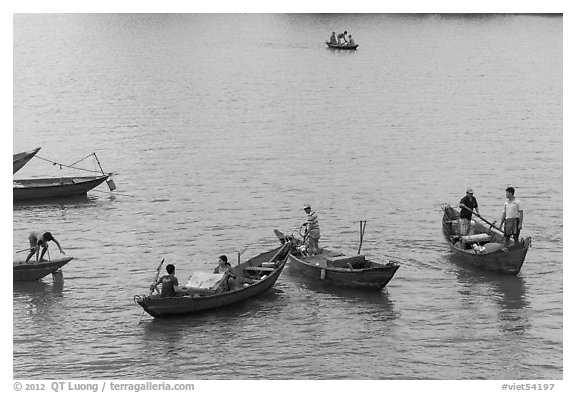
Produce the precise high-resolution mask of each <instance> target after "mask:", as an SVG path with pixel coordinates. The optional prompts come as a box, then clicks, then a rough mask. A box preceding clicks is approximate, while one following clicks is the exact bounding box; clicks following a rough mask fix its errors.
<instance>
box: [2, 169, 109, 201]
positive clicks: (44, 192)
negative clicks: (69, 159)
mask: <svg viewBox="0 0 576 393" xmlns="http://www.w3.org/2000/svg"><path fill="white" fill-rule="evenodd" d="M107 178H108V175H102V176H77V177H57V178H38V179H21V180H14V181H13V200H14V201H26V200H33V199H49V198H64V197H69V196H77V195H84V194H86V193H87V192H88V191H90V190H92V189H93V188H95V187H97V186H98V185H100V184H102V183H103V182H104V181H106V179H107Z"/></svg>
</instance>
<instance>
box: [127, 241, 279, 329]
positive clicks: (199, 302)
mask: <svg viewBox="0 0 576 393" xmlns="http://www.w3.org/2000/svg"><path fill="white" fill-rule="evenodd" d="M288 251H289V246H288V245H286V246H282V247H279V248H277V249H274V250H271V251H268V252H266V253H263V254H260V255H259V256H256V257H254V258H252V259H251V260H249V261H246V262H244V263H243V264H242V265H243V266H247V267H257V266H259V265H261V264H262V262H269V261H274V260H275V261H278V263H277V266H276V267H275V268H274V270H273V272H270V274H268V275H267V276H266V277H265V278H263V279H261V280H259V281H258V282H256V283H254V284H252V285H248V286H247V287H244V288H241V289H238V290H233V291H229V292H223V293H219V294H215V295H208V296H193V295H184V296H175V297H165V298H161V297H159V296H144V297H140V296H136V297H135V301H136V303H138V304H139V305H140V306H141V307H142V308H143V309H144V310H145V311H146V312H147V313H148V314H150V315H151V316H153V317H154V318H166V317H173V316H179V315H190V314H195V313H198V312H201V311H207V310H213V309H218V308H222V307H226V306H229V305H232V304H236V303H239V302H243V301H246V300H248V299H251V298H253V297H256V296H258V295H260V294H263V293H264V292H266V291H267V290H268V289H270V288H271V287H272V286H273V285H274V283H276V280H278V277H280V274H281V273H282V270H283V269H284V266H285V265H286V255H287V254H288Z"/></svg>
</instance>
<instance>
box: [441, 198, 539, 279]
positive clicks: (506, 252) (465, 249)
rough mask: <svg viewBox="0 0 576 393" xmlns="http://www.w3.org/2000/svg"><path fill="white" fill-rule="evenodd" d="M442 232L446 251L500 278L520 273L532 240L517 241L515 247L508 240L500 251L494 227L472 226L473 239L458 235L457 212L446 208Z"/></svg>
mask: <svg viewBox="0 0 576 393" xmlns="http://www.w3.org/2000/svg"><path fill="white" fill-rule="evenodd" d="M442 209H443V211H444V216H443V217H442V232H443V234H444V239H445V240H446V242H447V243H448V245H449V246H450V249H451V250H452V251H453V252H454V253H455V255H457V256H458V257H459V258H460V259H461V260H462V261H463V262H465V263H466V264H467V265H470V266H474V267H477V268H480V269H483V270H488V271H492V272H496V273H502V274H512V275H516V274H518V272H520V269H521V268H522V265H523V264H524V259H525V258H526V254H527V253H528V249H529V248H530V246H531V245H532V239H531V238H530V237H526V238H523V239H520V240H519V241H518V244H514V241H513V240H512V239H511V240H510V245H509V246H508V247H504V244H503V242H504V236H503V235H502V232H501V231H500V230H498V229H496V228H494V227H491V226H488V225H484V224H483V223H480V222H476V223H475V224H474V233H475V234H474V235H470V236H460V235H459V234H458V218H459V216H460V214H459V212H458V211H457V210H456V209H454V208H453V207H451V206H450V205H444V206H443V207H442Z"/></svg>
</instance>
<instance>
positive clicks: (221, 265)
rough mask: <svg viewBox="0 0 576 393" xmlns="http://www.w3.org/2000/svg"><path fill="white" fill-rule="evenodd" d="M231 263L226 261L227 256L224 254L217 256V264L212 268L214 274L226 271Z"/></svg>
mask: <svg viewBox="0 0 576 393" xmlns="http://www.w3.org/2000/svg"><path fill="white" fill-rule="evenodd" d="M231 267H232V265H230V264H229V263H228V257H226V255H220V256H219V257H218V266H216V268H215V269H214V274H221V273H226V272H227V271H228V269H230V268H231Z"/></svg>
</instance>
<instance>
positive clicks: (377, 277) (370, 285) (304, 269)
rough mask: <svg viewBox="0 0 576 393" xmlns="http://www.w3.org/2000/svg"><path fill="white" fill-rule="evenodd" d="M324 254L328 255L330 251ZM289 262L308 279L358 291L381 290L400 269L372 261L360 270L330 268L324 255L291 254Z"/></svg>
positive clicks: (393, 264)
mask: <svg viewBox="0 0 576 393" xmlns="http://www.w3.org/2000/svg"><path fill="white" fill-rule="evenodd" d="M322 252H323V253H326V252H328V250H323V251H322ZM288 260H289V262H290V266H291V267H294V268H295V269H296V270H298V271H299V272H301V273H302V274H303V275H304V276H306V277H308V278H311V279H314V280H318V281H322V282H323V283H326V284H330V285H334V286H339V287H346V288H356V289H374V290H380V289H382V288H384V287H385V286H386V284H388V282H390V280H391V279H392V277H394V274H395V273H396V271H397V270H398V268H399V267H400V265H399V264H398V263H395V262H389V263H387V264H380V263H376V262H371V261H366V264H367V267H365V268H359V269H356V268H353V269H351V268H346V267H330V266H328V265H327V262H326V260H327V259H326V257H324V256H322V254H320V255H316V256H313V257H300V256H296V255H294V254H290V255H289V256H288Z"/></svg>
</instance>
